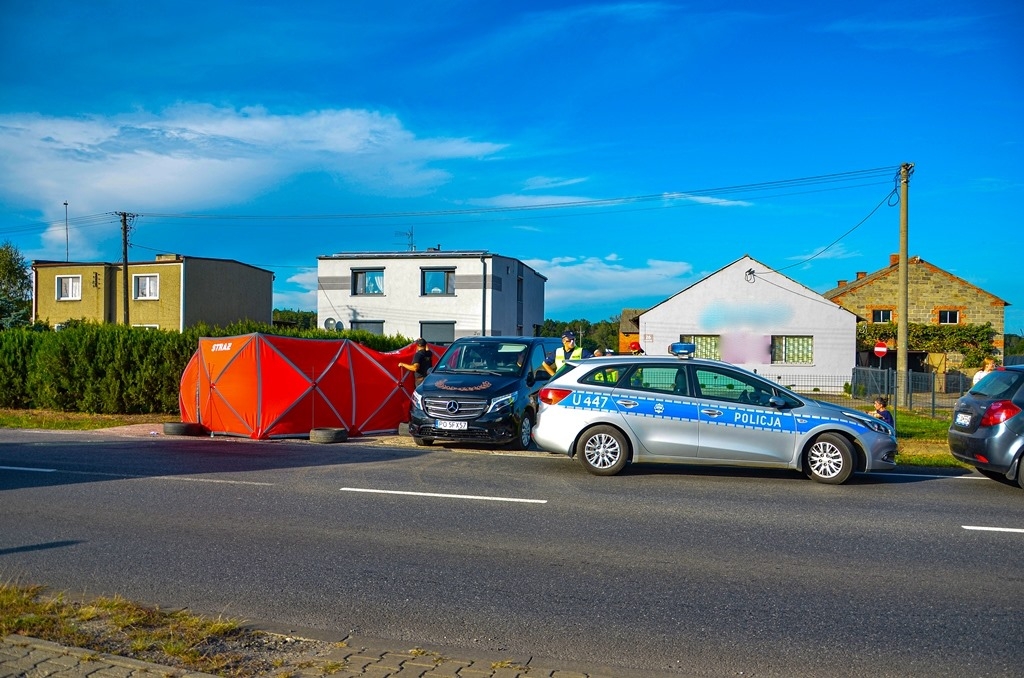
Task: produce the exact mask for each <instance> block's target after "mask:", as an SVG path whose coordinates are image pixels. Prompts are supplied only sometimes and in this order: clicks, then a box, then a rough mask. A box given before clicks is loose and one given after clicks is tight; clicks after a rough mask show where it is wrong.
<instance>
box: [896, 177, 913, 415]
mask: <svg viewBox="0 0 1024 678" xmlns="http://www.w3.org/2000/svg"><path fill="white" fill-rule="evenodd" d="M913 173H914V163H911V162H905V163H903V164H902V165H901V166H900V263H899V288H900V289H899V294H898V296H897V299H896V315H897V316H898V320H899V322H898V324H897V325H896V378H897V380H898V381H897V388H896V390H897V392H898V395H899V404H900V405H901V406H902V407H907V406H908V405H909V404H910V397H909V396H910V393H909V390H908V389H909V388H910V373H909V372H908V371H907V367H908V365H907V348H908V347H907V342H908V341H909V336H910V315H909V313H910V310H909V309H910V282H909V278H910V270H909V265H910V264H909V261H908V253H907V250H908V244H907V242H908V240H909V236H908V231H909V227H910V223H909V222H910V205H909V203H908V201H909V193H910V175H911V174H913Z"/></svg>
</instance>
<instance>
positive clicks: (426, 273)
mask: <svg viewBox="0 0 1024 678" xmlns="http://www.w3.org/2000/svg"><path fill="white" fill-rule="evenodd" d="M420 289H421V290H422V291H421V292H420V293H421V294H423V295H428V296H429V295H435V296H436V295H451V294H455V269H444V270H438V269H428V268H424V269H421V270H420ZM424 338H426V337H424Z"/></svg>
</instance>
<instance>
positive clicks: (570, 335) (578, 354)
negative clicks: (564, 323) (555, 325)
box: [544, 330, 592, 376]
mask: <svg viewBox="0 0 1024 678" xmlns="http://www.w3.org/2000/svg"><path fill="white" fill-rule="evenodd" d="M590 357H592V356H591V354H590V351H584V350H583V348H581V347H579V346H577V345H576V333H575V332H573V331H572V330H566V331H565V332H563V333H562V347H561V348H557V349H555V352H554V353H552V354H549V355H548V356H547V358H546V359H545V360H544V369H545V370H546V371H547V373H548V374H550V375H552V376H554V374H555V372H557V371H558V370H559V369H560V368H561V367H562V365H564V364H565V361H566V360H580V359H582V358H590Z"/></svg>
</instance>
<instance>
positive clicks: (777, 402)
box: [768, 396, 786, 410]
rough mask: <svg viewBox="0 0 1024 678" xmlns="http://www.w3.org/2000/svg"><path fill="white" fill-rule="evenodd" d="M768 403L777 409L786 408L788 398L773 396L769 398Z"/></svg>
mask: <svg viewBox="0 0 1024 678" xmlns="http://www.w3.org/2000/svg"><path fill="white" fill-rule="evenodd" d="M768 404H769V405H771V406H772V407H774V408H775V409H777V410H784V409H786V399H785V398H780V397H779V396H772V397H771V398H769V399H768Z"/></svg>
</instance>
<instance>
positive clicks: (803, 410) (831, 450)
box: [533, 344, 896, 485]
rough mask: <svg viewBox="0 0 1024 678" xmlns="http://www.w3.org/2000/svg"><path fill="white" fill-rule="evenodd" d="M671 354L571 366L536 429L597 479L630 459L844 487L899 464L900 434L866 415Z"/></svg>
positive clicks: (552, 386)
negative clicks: (780, 472) (758, 470)
mask: <svg viewBox="0 0 1024 678" xmlns="http://www.w3.org/2000/svg"><path fill="white" fill-rule="evenodd" d="M669 351H670V355H667V356H665V357H651V356H614V357H607V358H588V359H586V360H578V361H571V362H567V363H566V365H565V366H564V367H563V368H562V370H560V371H559V373H558V374H556V375H555V376H554V377H553V378H552V379H551V381H550V382H548V384H547V385H546V386H545V387H544V388H542V389H541V391H540V393H539V394H538V398H539V401H540V408H539V412H538V417H537V424H536V426H535V428H534V430H533V439H534V442H536V444H537V445H538V446H539V447H540V448H542V449H544V450H547V451H549V452H556V453H562V454H567V455H569V456H570V457H577V458H578V459H579V460H580V462H581V463H582V464H583V466H584V467H585V468H586V469H587V470H588V471H589V472H591V473H593V474H596V475H614V474H616V473H618V472H619V471H621V470H622V469H623V468H625V466H626V464H628V463H641V462H658V463H684V464H703V465H727V466H751V467H762V468H789V469H796V470H800V471H803V472H804V473H805V474H806V475H807V476H809V477H810V478H812V479H814V480H817V481H818V482H822V483H828V484H832V485H839V484H842V483H845V482H846V481H847V480H849V479H850V477H851V476H852V475H853V473H854V472H855V471H862V472H867V471H885V470H889V469H892V468H894V467H895V466H896V461H895V459H896V432H895V430H893V428H892V427H891V426H889V425H888V424H886V423H885V422H883V421H880V420H878V419H875V418H873V417H871V416H869V415H867V414H865V413H864V412H859V411H857V410H853V409H850V408H845V407H840V406H838V405H833V404H831V403H826V402H821V401H818V400H814V399H811V398H807V397H805V396H803V395H799V394H797V393H794V392H792V391H790V390H788V389H785V388H783V387H782V386H780V385H778V384H776V383H774V382H772V381H769V380H767V379H764V378H763V377H760V376H759V375H757V374H754V373H752V372H748V371H747V370H744V369H742V368H739V367H736V366H735V365H730V364H728V363H724V362H720V361H716V360H704V359H697V358H692V357H691V356H692V354H693V344H672V345H671V346H670V347H669Z"/></svg>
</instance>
